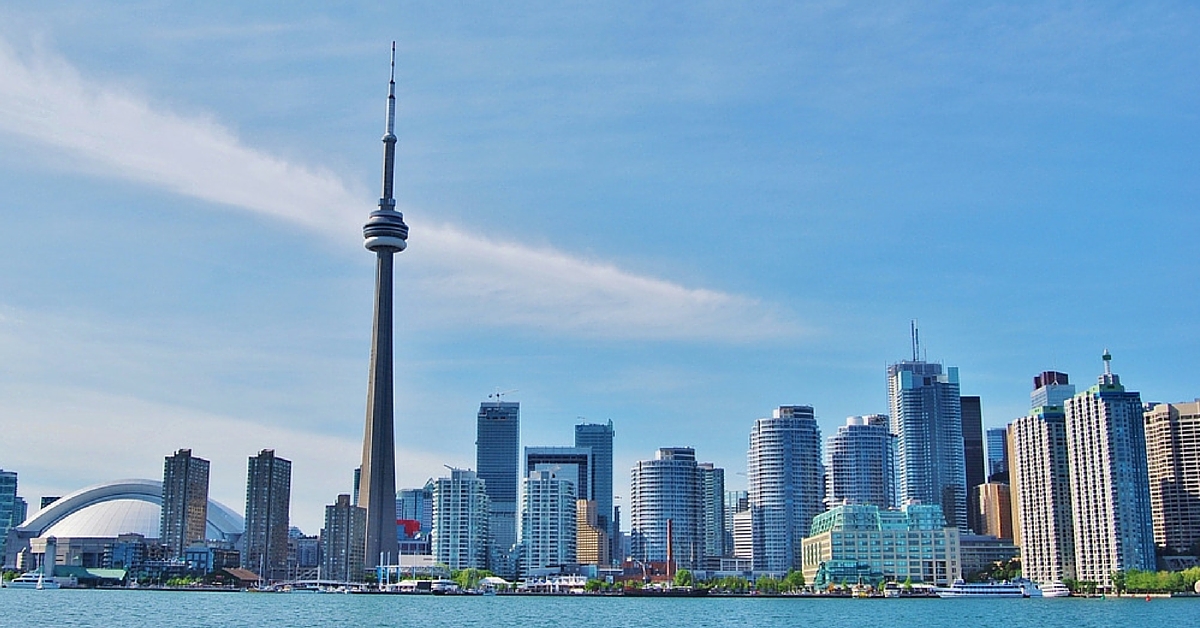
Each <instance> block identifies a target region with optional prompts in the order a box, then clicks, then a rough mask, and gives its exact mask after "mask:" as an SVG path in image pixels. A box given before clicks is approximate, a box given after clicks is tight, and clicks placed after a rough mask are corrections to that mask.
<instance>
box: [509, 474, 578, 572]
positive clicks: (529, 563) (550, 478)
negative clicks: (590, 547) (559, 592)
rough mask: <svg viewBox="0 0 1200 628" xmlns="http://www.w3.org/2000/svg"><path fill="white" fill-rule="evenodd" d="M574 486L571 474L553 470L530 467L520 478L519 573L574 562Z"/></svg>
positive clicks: (575, 507) (575, 544)
mask: <svg viewBox="0 0 1200 628" xmlns="http://www.w3.org/2000/svg"><path fill="white" fill-rule="evenodd" d="M575 486H576V478H575V477H574V474H570V475H569V476H566V477H560V476H559V475H558V474H557V473H555V472H554V471H530V472H529V473H528V474H527V475H526V476H525V478H524V479H522V480H521V489H522V500H521V504H522V507H521V530H520V532H521V545H520V548H521V557H520V569H519V571H520V573H521V574H529V573H530V572H531V571H535V570H538V569H545V568H547V567H560V566H563V565H569V564H574V563H575V562H576V548H577V542H578V539H577V535H576V520H577V519H578V517H579V506H578V504H576V499H575Z"/></svg>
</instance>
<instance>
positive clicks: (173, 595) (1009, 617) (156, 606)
mask: <svg viewBox="0 0 1200 628" xmlns="http://www.w3.org/2000/svg"><path fill="white" fill-rule="evenodd" d="M334 625H338V626H355V627H357V626H380V627H382V626H413V627H416V626H420V627H423V628H426V627H428V628H441V627H448V626H463V627H474V626H487V627H489V628H507V627H514V628H515V627H520V628H536V627H547V628H550V627H554V628H558V627H560V626H561V627H574V626H581V627H582V626H589V627H593V628H594V627H604V628H624V627H625V626H680V627H684V628H708V627H714V628H715V627H722V628H724V627H731V626H732V627H738V628H775V627H778V628H784V627H786V628H799V627H804V626H812V627H814V628H835V627H840V626H846V627H855V628H858V627H864V626H866V627H878V628H889V627H891V626H898V627H903V628H938V627H941V626H946V627H954V628H958V627H962V626H983V627H991V626H994V627H997V628H1000V627H1003V628H1038V627H1059V626H1061V627H1064V628H1090V627H1093V626H1096V627H1109V626H1112V627H1119V628H1139V627H1141V626H1147V627H1148V628H1183V627H1185V626H1198V625H1200V598H1193V599H1164V598H1155V599H1153V600H1152V601H1150V602H1146V601H1144V599H1142V598H1123V599H1116V598H1110V599H1107V600H1100V599H1016V600H1012V599H1009V600H938V599H932V600H888V599H871V600H856V599H805V598H769V599H754V598H700V599H646V598H618V597H612V598H608V597H590V596H586V597H525V596H493V597H442V596H436V597H435V596H400V595H311V594H291V595H284V594H266V593H263V594H254V593H178V592H164V591H94V590H60V591H31V590H14V589H0V626H5V627H7V626H20V627H21V628H30V627H37V626H105V627H107V626H163V627H168V626H169V627H172V628H184V627H190V626H197V627H199V626H273V627H279V628H302V627H307V626H334Z"/></svg>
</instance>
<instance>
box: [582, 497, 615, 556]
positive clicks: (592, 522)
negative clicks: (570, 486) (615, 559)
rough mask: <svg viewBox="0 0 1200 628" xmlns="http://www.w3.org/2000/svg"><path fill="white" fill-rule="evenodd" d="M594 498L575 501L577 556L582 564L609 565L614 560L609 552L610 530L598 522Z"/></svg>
mask: <svg viewBox="0 0 1200 628" xmlns="http://www.w3.org/2000/svg"><path fill="white" fill-rule="evenodd" d="M596 510H597V508H596V502H595V501H594V500H587V499H580V500H578V501H576V502H575V539H576V541H575V557H576V558H577V559H578V560H579V564H581V565H607V564H609V563H610V562H612V560H611V558H610V556H609V553H608V546H609V543H608V531H607V530H605V529H604V528H601V527H600V525H599V523H598V517H597V512H596Z"/></svg>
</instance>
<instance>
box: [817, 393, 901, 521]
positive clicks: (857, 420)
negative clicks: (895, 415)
mask: <svg viewBox="0 0 1200 628" xmlns="http://www.w3.org/2000/svg"><path fill="white" fill-rule="evenodd" d="M825 452H826V456H827V457H828V462H827V464H826V465H825V470H826V481H827V484H828V485H827V486H826V489H825V502H826V504H828V505H829V506H830V507H833V506H836V505H839V504H875V505H876V506H879V507H880V508H891V507H893V506H895V505H896V479H895V478H896V437H895V436H894V435H893V434H892V433H891V432H890V431H889V430H888V418H887V415H883V414H872V415H868V416H852V417H850V418H848V419H846V424H845V425H843V426H841V427H839V428H838V431H837V433H836V434H834V435H833V436H830V437H829V440H828V441H827V442H826V446H825Z"/></svg>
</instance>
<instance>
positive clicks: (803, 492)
mask: <svg viewBox="0 0 1200 628" xmlns="http://www.w3.org/2000/svg"><path fill="white" fill-rule="evenodd" d="M746 458H747V465H746V467H747V476H748V478H747V479H748V481H749V488H750V490H749V493H750V513H751V517H752V521H753V528H754V557H753V558H754V569H755V570H757V571H776V572H786V571H787V570H789V569H798V568H799V567H800V564H801V557H800V542H801V541H802V540H803V539H804V537H806V536H808V532H809V526H810V525H811V524H812V520H813V517H815V516H817V514H818V513H820V512H821V511H822V509H823V508H822V505H821V500H822V498H823V495H822V493H823V490H822V488H823V487H822V483H821V430H820V428H819V427H818V426H817V420H816V416H815V415H814V414H813V409H812V407H811V406H780V407H779V408H777V409H776V410H775V412H774V413H773V415H772V416H771V417H770V418H765V419H758V420H756V421H755V422H754V427H753V428H752V429H751V430H750V450H749V452H748V453H747V456H746Z"/></svg>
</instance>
